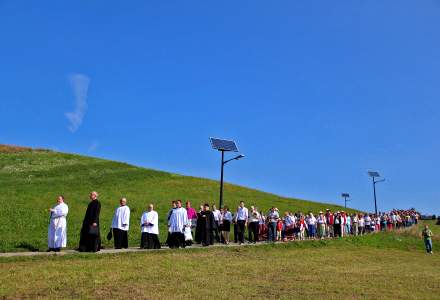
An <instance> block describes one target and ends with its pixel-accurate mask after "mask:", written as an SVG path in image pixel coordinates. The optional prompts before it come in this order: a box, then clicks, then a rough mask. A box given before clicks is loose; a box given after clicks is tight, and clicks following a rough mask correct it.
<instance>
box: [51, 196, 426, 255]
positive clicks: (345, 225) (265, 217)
mask: <svg viewBox="0 0 440 300" xmlns="http://www.w3.org/2000/svg"><path fill="white" fill-rule="evenodd" d="M98 196H99V195H98V193H97V192H95V191H94V192H91V193H90V195H89V198H90V202H89V204H88V207H87V210H86V213H85V216H84V220H83V223H82V228H81V232H80V242H79V247H78V251H80V252H97V251H99V250H100V249H101V235H100V221H99V217H100V211H101V203H100V201H99V200H98ZM49 212H50V224H49V229H48V246H49V251H55V252H58V251H60V249H61V248H64V247H66V244H67V231H66V228H67V222H66V217H67V214H68V206H67V204H66V203H65V202H64V197H63V196H59V197H58V198H57V204H56V205H55V206H54V207H53V208H51V209H49ZM418 219H419V213H418V212H417V211H415V210H414V209H410V210H396V209H394V210H392V211H390V212H387V213H384V212H381V213H379V214H378V215H376V214H370V213H348V212H345V211H336V212H332V211H331V210H330V209H327V210H326V211H325V212H324V211H319V212H318V213H317V214H314V213H313V212H311V211H310V212H307V213H303V212H290V211H286V212H284V214H282V215H281V214H280V212H279V210H278V208H276V207H274V206H273V207H271V208H270V209H269V210H268V211H267V212H266V213H264V212H263V211H259V210H258V208H257V207H255V206H251V207H250V209H248V208H247V207H246V206H245V202H244V201H240V203H239V206H238V207H237V209H236V211H235V212H234V213H232V212H231V211H230V210H229V208H228V207H227V206H225V207H223V208H220V209H217V208H216V206H215V205H212V206H210V205H209V204H208V203H205V204H203V205H201V206H200V209H199V210H198V211H197V210H196V209H194V208H193V207H192V206H191V202H190V201H187V202H186V205H185V208H184V207H183V204H182V201H181V200H176V201H172V202H171V208H170V210H169V212H168V214H167V219H166V220H167V228H168V233H167V234H168V237H167V240H166V242H165V244H166V245H167V246H168V247H169V248H185V247H188V246H191V245H192V244H193V243H197V244H200V245H202V246H204V247H207V246H211V245H213V244H214V243H223V244H226V245H228V244H229V243H230V234H231V226H232V225H233V227H234V242H235V243H238V244H239V245H241V244H243V243H245V242H246V240H245V237H246V235H245V233H246V231H247V243H253V244H255V243H257V242H264V241H266V242H285V241H292V240H305V239H309V240H314V239H328V238H340V237H344V236H349V235H352V236H358V235H364V234H369V233H374V232H380V231H389V230H396V229H401V228H407V227H411V226H412V225H415V224H417V223H418ZM159 220H160V218H159V214H158V213H157V211H155V210H154V204H149V205H148V206H147V210H146V211H145V212H143V214H142V216H141V220H140V234H141V238H140V248H142V249H160V248H161V243H160V241H159ZM129 229H130V208H129V206H128V205H127V199H126V198H121V199H120V201H119V206H118V207H117V208H116V209H115V212H114V215H113V219H112V222H111V226H110V232H109V233H108V234H107V239H108V240H110V239H112V238H113V241H114V248H115V249H124V248H125V249H126V248H128V232H129ZM425 229H426V228H425ZM431 236H432V232H431V231H429V229H426V230H425V231H424V232H423V237H424V240H425V245H426V249H427V252H429V253H432V240H431Z"/></svg>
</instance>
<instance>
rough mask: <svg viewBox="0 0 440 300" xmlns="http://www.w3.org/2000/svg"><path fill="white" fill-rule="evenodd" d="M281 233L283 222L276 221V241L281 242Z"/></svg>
mask: <svg viewBox="0 0 440 300" xmlns="http://www.w3.org/2000/svg"><path fill="white" fill-rule="evenodd" d="M282 232H283V221H282V220H281V219H278V222H277V241H281V233H282Z"/></svg>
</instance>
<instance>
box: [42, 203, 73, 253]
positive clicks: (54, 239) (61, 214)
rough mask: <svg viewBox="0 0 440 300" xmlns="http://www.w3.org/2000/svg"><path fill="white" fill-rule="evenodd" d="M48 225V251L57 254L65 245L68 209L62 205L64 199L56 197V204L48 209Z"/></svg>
mask: <svg viewBox="0 0 440 300" xmlns="http://www.w3.org/2000/svg"><path fill="white" fill-rule="evenodd" d="M49 212H50V223H49V229H48V234H47V237H48V246H49V250H48V251H54V252H59V251H60V250H61V248H65V247H66V245H67V221H66V217H67V213H68V212H69V208H68V206H67V204H66V203H64V197H63V196H58V199H57V204H56V205H55V206H54V207H52V208H50V209H49Z"/></svg>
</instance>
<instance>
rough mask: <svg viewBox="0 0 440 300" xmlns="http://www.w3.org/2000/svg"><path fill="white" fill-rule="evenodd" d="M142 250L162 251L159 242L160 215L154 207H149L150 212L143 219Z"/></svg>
mask: <svg viewBox="0 0 440 300" xmlns="http://www.w3.org/2000/svg"><path fill="white" fill-rule="evenodd" d="M141 232H142V236H141V248H143V249H160V242H159V215H158V214H157V212H156V211H155V210H154V205H153V204H150V205H148V211H146V212H144V213H143V214H142V218H141Z"/></svg>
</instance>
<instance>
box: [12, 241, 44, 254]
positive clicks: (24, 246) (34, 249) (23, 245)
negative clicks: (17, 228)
mask: <svg viewBox="0 0 440 300" xmlns="http://www.w3.org/2000/svg"><path fill="white" fill-rule="evenodd" d="M15 247H16V248H21V249H27V250H29V251H31V252H38V251H40V249H39V248H37V247H35V246H34V245H32V244H29V243H27V242H20V243H18V244H16V245H15Z"/></svg>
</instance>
